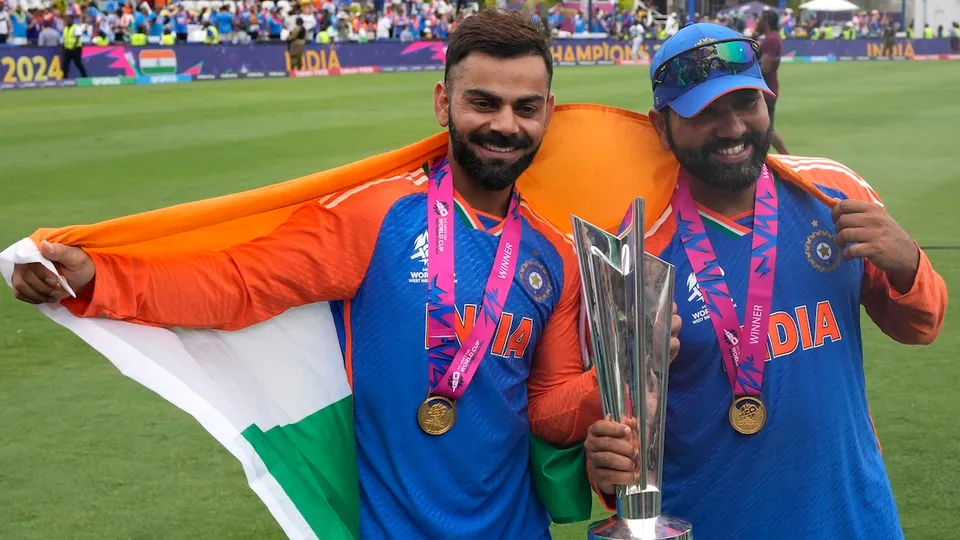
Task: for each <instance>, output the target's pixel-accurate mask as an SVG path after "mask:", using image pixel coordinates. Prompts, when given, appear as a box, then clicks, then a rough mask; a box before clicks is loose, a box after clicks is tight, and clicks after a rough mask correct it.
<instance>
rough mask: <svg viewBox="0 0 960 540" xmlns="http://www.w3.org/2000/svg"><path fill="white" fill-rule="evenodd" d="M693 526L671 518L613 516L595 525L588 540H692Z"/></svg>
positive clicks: (588, 533)
mask: <svg viewBox="0 0 960 540" xmlns="http://www.w3.org/2000/svg"><path fill="white" fill-rule="evenodd" d="M692 538H693V525H691V524H690V523H687V522H686V521H684V520H682V519H679V518H675V517H671V516H659V517H655V518H650V519H623V518H621V517H620V516H617V515H614V516H611V517H610V518H609V519H607V520H606V521H600V522H598V523H595V524H593V525H592V526H591V527H590V529H589V530H588V531H587V540H692Z"/></svg>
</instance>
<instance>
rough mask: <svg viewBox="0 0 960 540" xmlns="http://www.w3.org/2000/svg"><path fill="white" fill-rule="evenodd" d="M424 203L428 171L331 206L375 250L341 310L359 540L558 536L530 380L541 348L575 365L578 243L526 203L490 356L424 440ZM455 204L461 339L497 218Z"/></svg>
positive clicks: (493, 243)
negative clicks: (538, 480) (537, 448)
mask: <svg viewBox="0 0 960 540" xmlns="http://www.w3.org/2000/svg"><path fill="white" fill-rule="evenodd" d="M338 201H339V202H338ZM426 204H427V195H426V176H424V175H423V173H422V171H417V172H416V173H412V174H411V175H408V176H407V177H404V178H401V179H395V180H392V181H389V182H385V183H381V184H376V185H372V186H370V187H367V188H364V189H361V190H359V191H354V192H352V193H351V194H350V195H349V196H348V198H346V199H343V200H340V199H339V198H335V199H333V201H332V202H329V203H327V206H328V207H329V208H328V211H329V212H332V213H334V214H335V215H341V214H342V218H340V219H343V220H344V224H345V225H347V222H348V221H349V222H350V223H349V225H348V226H349V227H350V228H351V229H352V230H353V231H354V232H353V233H352V234H353V237H354V240H353V241H354V242H355V243H356V246H357V248H360V247H361V246H363V249H364V250H367V249H369V251H370V256H369V262H368V264H367V265H366V268H364V269H363V274H362V281H360V282H359V285H358V286H357V288H356V293H355V294H354V295H353V297H352V298H350V299H349V300H347V301H342V302H335V303H333V304H332V305H333V312H334V319H335V321H336V322H337V325H338V328H339V333H340V338H341V343H342V345H343V350H344V355H345V357H346V359H347V363H348V370H351V371H352V380H353V392H354V394H353V398H354V408H355V409H354V410H355V415H356V441H357V452H358V465H359V473H360V492H361V499H362V501H361V503H362V506H361V527H360V529H361V536H362V537H363V538H364V539H367V538H369V539H379V538H393V539H398V540H399V539H404V540H409V539H417V538H423V539H427V538H431V539H433V538H478V539H479V538H489V539H514V538H516V539H533V540H536V539H540V538H549V526H550V517H549V515H548V514H547V512H546V510H545V509H544V508H543V506H542V505H541V503H540V501H539V499H538V497H537V493H536V492H535V490H534V486H533V484H532V482H531V476H530V472H529V470H530V464H529V436H530V426H529V422H528V413H527V382H528V378H529V376H530V370H531V362H532V360H533V359H534V356H535V355H537V354H549V355H550V356H553V357H557V356H560V355H565V356H567V357H572V358H571V361H572V362H577V363H579V362H580V351H579V342H578V336H577V332H576V328H577V324H578V307H579V274H578V270H577V266H576V262H575V261H574V260H573V258H572V249H571V247H570V244H569V243H568V242H567V239H566V238H565V237H564V236H563V235H562V234H560V233H559V232H557V231H555V230H554V229H553V228H552V227H551V226H550V225H547V223H546V222H545V221H543V220H541V219H539V218H537V217H536V216H535V215H534V214H533V213H532V212H531V210H530V209H529V208H528V207H526V206H521V215H522V218H523V224H522V227H523V228H522V233H521V234H522V237H521V240H520V248H519V253H518V256H519V259H518V260H517V265H516V272H515V277H514V280H513V288H512V289H511V291H510V293H509V296H508V298H507V301H506V304H505V305H504V311H503V314H502V316H501V319H500V322H499V325H498V328H497V331H496V333H495V335H494V337H493V339H492V343H491V346H490V350H489V351H488V352H487V354H486V355H485V356H484V358H483V362H482V364H481V365H480V367H479V369H478V371H477V373H476V375H475V377H474V379H473V381H472V383H471V384H470V387H469V388H468V389H467V391H466V393H465V394H464V396H463V398H462V399H460V400H459V401H458V402H457V413H456V422H455V424H454V426H453V428H452V429H451V430H450V431H449V432H447V433H446V434H444V435H441V436H431V435H427V434H425V433H424V432H423V431H421V429H420V427H419V425H418V424H417V410H418V407H419V406H420V404H421V403H422V402H423V400H424V399H425V398H426V397H427V391H428V382H427V365H428V364H427V354H426V304H427V260H428V259H427V253H428V251H427V213H426ZM456 208H457V214H458V216H459V219H457V220H454V221H455V230H454V231H455V237H454V242H455V252H454V256H455V272H456V280H457V282H456V292H455V294H456V306H457V318H458V337H459V339H460V341H461V342H462V341H463V340H465V338H466V335H467V334H468V333H469V330H470V328H471V327H472V322H473V321H474V320H475V319H476V317H477V316H478V314H479V306H480V305H481V300H482V297H483V292H484V287H485V285H486V282H487V278H488V275H489V273H490V268H491V266H492V265H493V263H494V257H495V253H496V250H497V244H498V242H499V231H500V227H501V223H500V220H499V219H497V218H495V217H493V216H487V215H483V214H479V213H477V212H474V211H473V210H471V209H470V208H469V207H468V206H467V205H466V203H465V202H464V201H463V200H462V199H460V198H459V196H458V197H457V200H456ZM368 244H369V248H368V247H366V246H367V245H368ZM551 328H552V329H553V330H551ZM554 359H556V358H554Z"/></svg>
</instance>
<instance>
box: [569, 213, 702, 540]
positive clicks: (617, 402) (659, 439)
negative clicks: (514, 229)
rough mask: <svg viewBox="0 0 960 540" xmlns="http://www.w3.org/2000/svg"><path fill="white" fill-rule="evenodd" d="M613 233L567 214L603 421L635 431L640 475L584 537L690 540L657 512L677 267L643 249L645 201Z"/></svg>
mask: <svg viewBox="0 0 960 540" xmlns="http://www.w3.org/2000/svg"><path fill="white" fill-rule="evenodd" d="M630 212H631V220H630V225H629V227H627V228H626V230H625V231H624V232H623V233H622V234H621V235H620V236H614V235H612V234H610V233H608V232H606V231H604V230H603V229H600V228H598V227H596V226H594V225H591V224H590V223H587V222H586V221H584V220H582V219H580V218H578V217H576V216H573V240H574V246H575V249H576V252H577V258H578V260H579V263H580V277H581V280H582V282H583V293H584V305H585V306H586V308H587V320H588V322H589V324H590V340H591V344H592V358H591V363H592V364H593V365H595V366H596V370H597V380H598V381H599V384H600V400H601V402H602V403H603V414H604V416H606V415H610V416H611V417H612V418H613V420H614V421H616V422H620V423H624V424H628V425H632V426H635V428H634V429H632V433H633V436H634V438H635V443H636V444H637V445H638V448H639V450H640V452H639V454H640V458H639V462H640V468H639V477H638V480H637V481H636V482H634V483H633V484H630V485H618V486H617V493H616V495H617V514H616V515H614V516H612V517H610V518H609V519H607V520H606V521H603V522H600V523H596V524H594V525H593V526H592V527H591V528H590V530H589V531H588V534H587V538H588V539H589V540H608V539H609V540H661V539H679V540H689V539H691V538H692V532H691V529H692V526H691V524H690V523H687V522H686V521H683V520H682V519H678V518H675V517H670V516H664V515H661V514H660V503H661V501H660V493H661V487H662V485H663V482H662V477H663V432H664V424H665V422H666V410H667V374H668V366H669V363H670V319H671V317H672V315H673V284H674V273H675V271H676V269H675V268H674V267H673V265H671V264H668V263H666V262H665V261H663V260H661V259H658V258H657V257H654V256H652V255H650V254H648V253H646V252H644V249H643V224H644V220H643V212H644V208H643V199H640V198H638V199H636V200H634V201H633V203H632V204H631V206H630Z"/></svg>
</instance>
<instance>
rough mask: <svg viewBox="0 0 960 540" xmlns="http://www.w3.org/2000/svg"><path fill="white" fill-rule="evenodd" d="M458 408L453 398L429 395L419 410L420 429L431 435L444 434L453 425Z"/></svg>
mask: <svg viewBox="0 0 960 540" xmlns="http://www.w3.org/2000/svg"><path fill="white" fill-rule="evenodd" d="M456 418H457V408H456V406H455V405H454V403H453V400H451V399H450V398H446V397H444V396H427V399H425V400H423V403H422V404H421V405H420V410H419V411H418V412H417V422H418V423H419V424H420V429H422V430H423V431H424V433H427V434H429V435H443V434H444V433H446V432H448V431H450V428H452V427H453V421H454V420H456Z"/></svg>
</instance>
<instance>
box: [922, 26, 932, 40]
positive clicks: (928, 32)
mask: <svg viewBox="0 0 960 540" xmlns="http://www.w3.org/2000/svg"><path fill="white" fill-rule="evenodd" d="M923 39H933V28H930V25H929V24H925V25H923Z"/></svg>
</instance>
